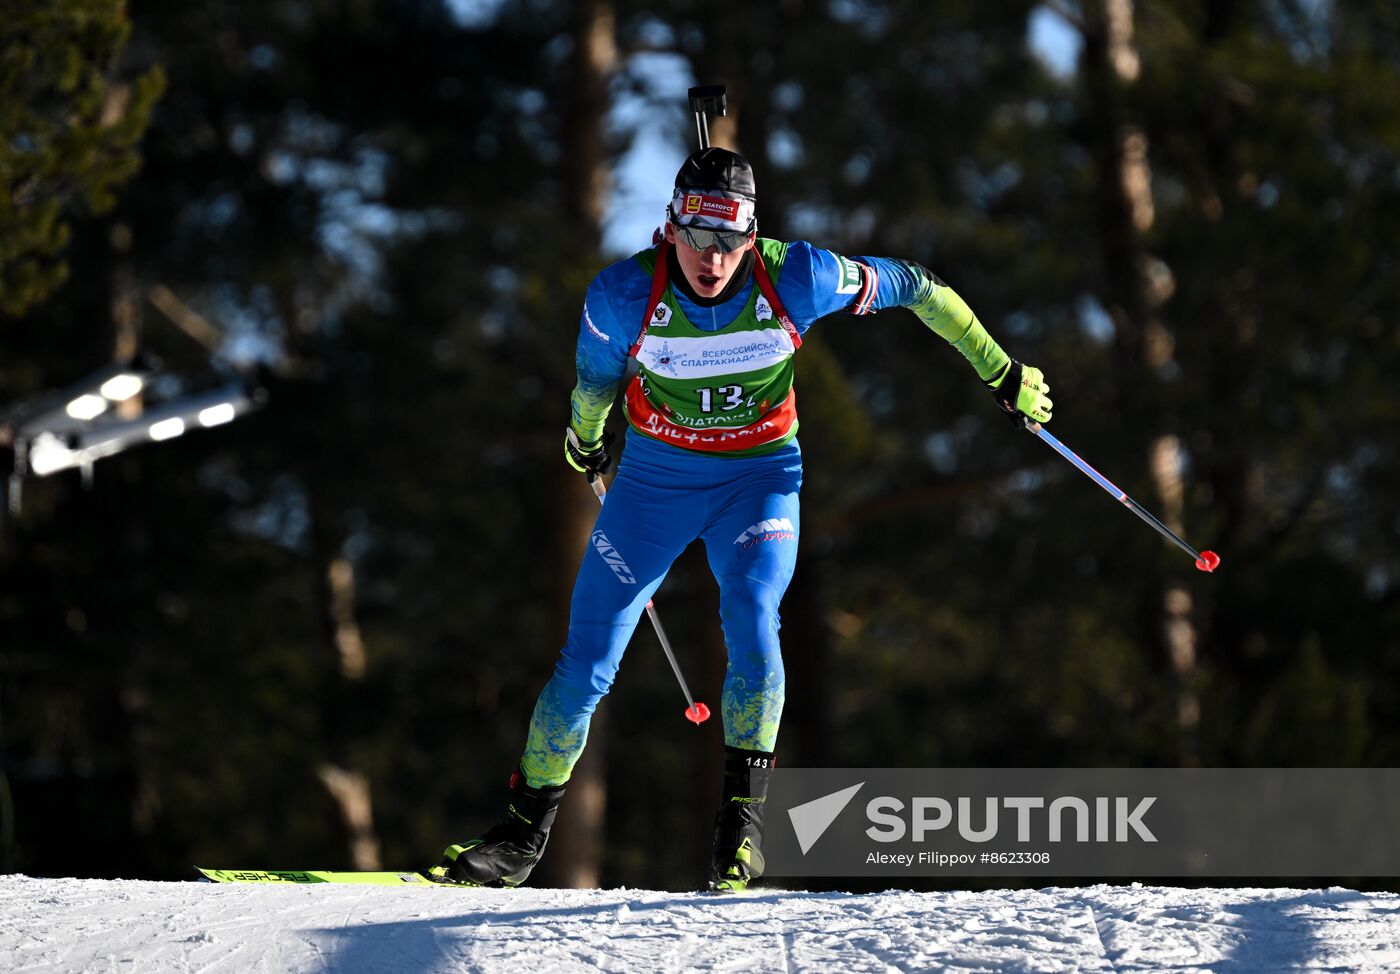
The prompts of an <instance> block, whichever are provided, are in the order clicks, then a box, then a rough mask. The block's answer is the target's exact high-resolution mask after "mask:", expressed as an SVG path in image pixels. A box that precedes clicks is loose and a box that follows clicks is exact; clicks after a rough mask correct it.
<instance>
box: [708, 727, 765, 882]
mask: <svg viewBox="0 0 1400 974" xmlns="http://www.w3.org/2000/svg"><path fill="white" fill-rule="evenodd" d="M772 773H773V755H772V754H769V753H766V752H764V751H746V750H744V749H742V748H737V747H728V746H726V747H725V749H724V797H723V800H722V802H721V804H720V807H719V813H718V814H716V815H715V852H714V859H713V860H712V862H711V864H710V890H711V891H712V892H716V893H738V892H742V891H743V890H745V889H748V886H749V883H750V882H751V881H752V880H755V879H757V878H758V877H759V876H761V875H762V874H763V853H762V851H761V850H760V846H761V845H762V844H763V805H764V803H765V802H766V801H768V779H769V776H770V775H772Z"/></svg>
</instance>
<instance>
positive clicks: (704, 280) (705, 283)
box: [699, 274, 719, 288]
mask: <svg viewBox="0 0 1400 974" xmlns="http://www.w3.org/2000/svg"><path fill="white" fill-rule="evenodd" d="M699 277H700V286H701V287H704V288H711V287H718V286H719V275H718V274H701V275H699Z"/></svg>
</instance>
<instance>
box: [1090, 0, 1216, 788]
mask: <svg viewBox="0 0 1400 974" xmlns="http://www.w3.org/2000/svg"><path fill="white" fill-rule="evenodd" d="M1133 33H1134V19H1133V4H1132V0H1096V3H1095V4H1093V5H1092V6H1091V7H1090V8H1088V9H1086V17H1085V23H1084V35H1085V36H1084V40H1085V43H1084V49H1083V54H1082V56H1081V57H1082V61H1081V68H1082V70H1081V76H1082V78H1083V83H1084V85H1085V90H1086V95H1087V99H1088V115H1089V117H1090V118H1092V119H1095V120H1096V121H1097V127H1096V128H1095V129H1094V134H1093V136H1092V138H1093V140H1094V146H1093V155H1094V158H1095V160H1096V161H1097V164H1098V167H1099V170H1100V179H1099V187H1100V189H1099V202H1098V211H1099V214H1098V219H1099V227H1100V231H1101V236H1102V253H1103V262H1104V267H1103V271H1104V284H1103V288H1104V294H1105V297H1106V299H1107V300H1106V301H1105V305H1106V307H1107V309H1108V312H1109V314H1110V316H1111V317H1112V318H1113V321H1114V325H1115V328H1116V335H1117V354H1118V365H1119V368H1120V370H1121V372H1122V374H1123V375H1125V376H1142V377H1143V379H1144V380H1145V381H1143V382H1138V383H1134V385H1136V386H1137V387H1138V388H1152V387H1153V385H1154V379H1153V376H1154V375H1155V374H1156V373H1157V372H1158V371H1159V370H1160V369H1161V368H1162V367H1163V366H1165V365H1167V364H1168V363H1169V362H1171V360H1172V357H1173V355H1174V351H1175V349H1174V343H1173V340H1172V336H1171V334H1170V333H1169V332H1168V331H1167V329H1166V328H1165V327H1164V326H1163V325H1162V322H1161V320H1160V318H1159V316H1158V310H1159V309H1160V308H1161V306H1162V305H1163V304H1164V303H1165V302H1166V300H1167V299H1168V298H1169V297H1171V294H1172V291H1173V289H1174V281H1173V278H1172V274H1171V270H1170V268H1168V267H1167V266H1166V264H1165V263H1163V262H1162V261H1161V260H1159V259H1158V258H1156V257H1154V256H1153V255H1152V254H1150V253H1148V251H1147V249H1146V246H1145V244H1144V239H1143V238H1144V236H1145V235H1146V234H1147V233H1148V232H1149V231H1150V230H1151V229H1152V226H1153V223H1154V220H1155V218H1156V213H1155V209H1154V207H1153V202H1152V170H1151V166H1150V164H1149V161H1148V141H1147V136H1146V134H1145V133H1144V132H1143V130H1142V128H1141V127H1140V126H1139V125H1138V124H1137V123H1136V122H1135V121H1134V120H1133V119H1132V118H1131V117H1130V114H1131V113H1130V111H1129V109H1128V106H1127V105H1126V94H1127V92H1128V91H1129V90H1130V89H1131V87H1132V85H1133V84H1134V83H1135V82H1136V81H1137V78H1138V74H1139V70H1140V59H1139V56H1138V51H1137V47H1136V44H1135V42H1134V39H1133ZM1127 394H1128V392H1127V389H1126V388H1125V389H1122V390H1120V395H1127ZM1153 405H1160V404H1153ZM1148 456H1149V471H1150V474H1151V477H1152V481H1153V484H1154V486H1155V488H1156V493H1157V496H1158V497H1159V498H1160V500H1161V502H1162V506H1163V510H1164V517H1163V521H1164V522H1165V523H1166V524H1167V525H1168V526H1169V527H1171V528H1172V529H1173V530H1175V531H1180V528H1181V514H1182V502H1183V496H1184V490H1183V485H1182V481H1181V470H1182V467H1183V454H1182V447H1181V443H1180V441H1179V440H1178V439H1177V438H1176V437H1175V436H1173V435H1170V434H1168V435H1163V436H1160V437H1158V438H1157V439H1156V440H1155V441H1154V442H1153V443H1152V444H1151V445H1150V448H1149V452H1148ZM1155 614H1156V616H1157V619H1158V633H1159V638H1160V640H1161V643H1162V645H1163V647H1164V649H1165V652H1166V656H1167V659H1168V662H1169V665H1170V667H1171V671H1172V673H1173V675H1174V677H1175V680H1176V687H1177V691H1176V692H1177V699H1176V708H1175V709H1176V715H1175V721H1176V728H1177V748H1176V750H1177V760H1178V762H1179V763H1180V764H1181V765H1183V766H1191V765H1195V764H1198V763H1199V761H1200V756H1199V742H1198V728H1199V724H1200V718H1201V711H1200V700H1199V697H1198V695H1197V691H1196V688H1195V687H1196V675H1197V643H1198V634H1197V630H1196V625H1195V622H1194V620H1193V618H1192V600H1191V593H1190V591H1189V590H1188V589H1187V588H1186V587H1185V586H1184V585H1183V584H1182V583H1181V581H1180V580H1179V579H1176V580H1169V581H1166V582H1164V583H1163V586H1162V589H1161V595H1160V600H1159V602H1158V607H1157V609H1156V610H1155Z"/></svg>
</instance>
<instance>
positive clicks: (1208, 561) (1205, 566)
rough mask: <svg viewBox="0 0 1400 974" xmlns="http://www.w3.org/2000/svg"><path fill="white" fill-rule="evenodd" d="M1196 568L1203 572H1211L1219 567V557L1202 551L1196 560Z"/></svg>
mask: <svg viewBox="0 0 1400 974" xmlns="http://www.w3.org/2000/svg"><path fill="white" fill-rule="evenodd" d="M1196 567H1197V568H1198V569H1200V570H1201V571H1203V572H1213V571H1215V570H1216V569H1217V568H1218V567H1220V556H1219V555H1217V554H1216V553H1215V552H1213V551H1203V552H1201V557H1200V558H1198V559H1196Z"/></svg>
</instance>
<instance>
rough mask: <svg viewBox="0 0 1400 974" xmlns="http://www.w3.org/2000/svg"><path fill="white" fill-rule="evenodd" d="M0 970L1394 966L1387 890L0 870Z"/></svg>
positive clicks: (536, 972)
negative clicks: (858, 885)
mask: <svg viewBox="0 0 1400 974" xmlns="http://www.w3.org/2000/svg"><path fill="white" fill-rule="evenodd" d="M0 970H4V971H17V972H18V971H26V972H29V971H34V972H38V971H45V972H56V971H94V972H103V971H140V972H146V971H177V972H190V974H223V972H229V974H232V972H244V971H267V972H281V971H353V972H362V971H366V972H368V971H394V972H436V971H442V972H459V971H483V972H510V974H520V972H521V971H522V970H523V971H525V972H527V974H546V972H564V971H595V970H598V971H627V972H632V971H775V972H779V971H780V972H796V971H841V972H842V974H857V972H864V971H879V972H886V971H944V970H946V971H969V972H970V971H1002V972H1023V971H1037V972H1039V971H1046V972H1049V971H1108V972H1126V971H1133V972H1140V971H1191V972H1198V974H1201V972H1207V971H1212V972H1244V971H1258V972H1269V974H1272V972H1276V971H1292V970H1313V971H1333V972H1337V971H1396V970H1400V896H1397V895H1395V894H1390V893H1358V892H1356V891H1354V890H1348V889H1340V888H1333V889H1328V890H1292V889H1254V890H1210V889H1178V888H1164V887H1150V886H1141V885H1138V884H1134V885H1132V886H1090V887H1084V888H1082V889H1042V890H1012V891H995V892H986V893H970V892H949V893H912V892H901V891H896V890H892V891H889V892H885V893H877V894H869V895H853V894H847V893H803V892H787V891H783V890H774V889H758V890H754V891H752V892H749V893H747V894H743V895H740V896H735V897H715V896H704V895H699V894H694V893H661V892H649V891H646V890H629V889H608V890H534V889H518V890H483V889H472V890H464V889H437V888H423V887H404V888H394V887H355V886H332V885H326V886H314V887H306V886H289V887H267V886H235V885H219V884H211V883H193V882H191V883H153V882H139V881H103V880H75V879H33V878H29V877H25V876H0Z"/></svg>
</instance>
